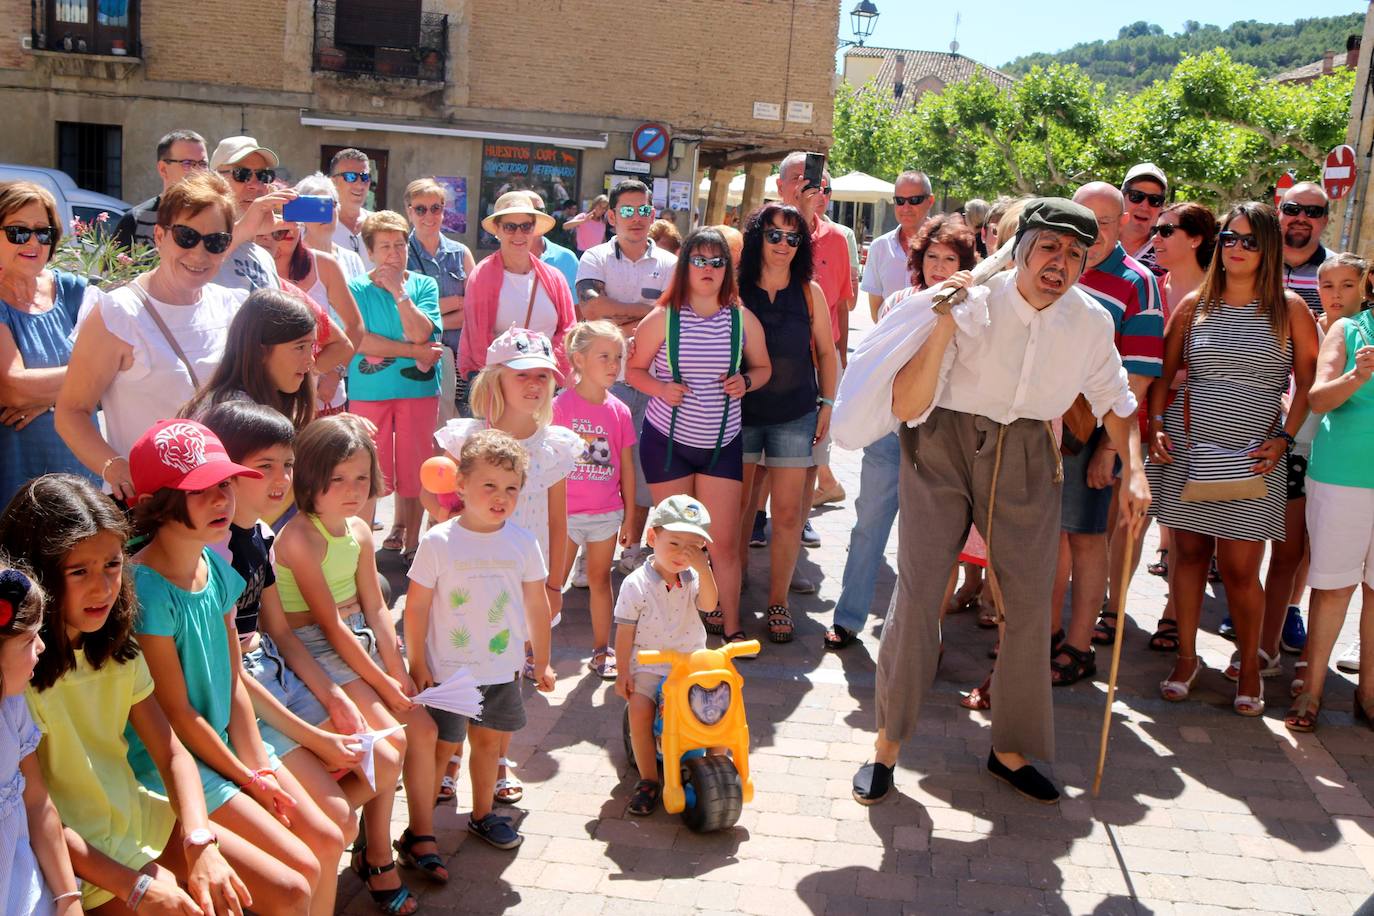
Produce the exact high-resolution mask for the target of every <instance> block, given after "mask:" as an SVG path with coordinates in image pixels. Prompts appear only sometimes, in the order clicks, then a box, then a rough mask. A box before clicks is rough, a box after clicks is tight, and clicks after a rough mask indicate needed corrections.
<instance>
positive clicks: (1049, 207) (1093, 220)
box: [1016, 197, 1097, 245]
mask: <svg viewBox="0 0 1374 916" xmlns="http://www.w3.org/2000/svg"><path fill="white" fill-rule="evenodd" d="M1030 229H1048V230H1050V231H1051V232H1063V233H1067V234H1069V235H1073V236H1077V237H1078V238H1079V239H1081V240H1082V242H1083V244H1084V245H1091V244H1092V243H1093V242H1095V241H1097V216H1096V215H1094V213H1093V211H1091V210H1089V209H1088V208H1087V207H1085V206H1083V205H1082V204H1076V203H1074V202H1073V201H1071V200H1065V199H1064V198H1062V197H1037V198H1035V199H1034V200H1032V201H1031V202H1030V203H1028V204H1026V208H1025V209H1024V210H1022V211H1021V221H1020V223H1019V224H1018V225H1017V227H1016V241H1017V243H1018V244H1019V243H1020V241H1021V237H1022V236H1024V235H1025V234H1026V232H1027V230H1030Z"/></svg>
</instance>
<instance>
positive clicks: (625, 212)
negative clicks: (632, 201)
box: [615, 204, 654, 219]
mask: <svg viewBox="0 0 1374 916" xmlns="http://www.w3.org/2000/svg"><path fill="white" fill-rule="evenodd" d="M615 212H617V213H619V214H620V218H621V219H629V218H631V217H633V216H653V215H654V205H653V204H640V205H639V206H638V207H631V206H628V205H626V206H623V207H616V209H615Z"/></svg>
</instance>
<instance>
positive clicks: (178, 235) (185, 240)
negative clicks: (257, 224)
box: [170, 223, 281, 254]
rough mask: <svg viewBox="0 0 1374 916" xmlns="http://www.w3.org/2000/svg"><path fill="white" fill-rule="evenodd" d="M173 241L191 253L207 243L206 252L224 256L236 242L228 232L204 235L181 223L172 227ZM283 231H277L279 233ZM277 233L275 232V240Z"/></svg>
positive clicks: (273, 234)
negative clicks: (231, 244)
mask: <svg viewBox="0 0 1374 916" xmlns="http://www.w3.org/2000/svg"><path fill="white" fill-rule="evenodd" d="M170 231H171V233H172V241H174V242H176V243H177V245H178V246H180V247H182V248H185V249H186V250H187V251H190V250H191V249H192V248H195V247H196V246H197V245H199V244H200V243H202V242H204V243H205V250H206V251H208V252H210V253H211V254H224V252H226V251H228V250H229V243H230V242H232V241H233V240H234V236H233V235H232V234H230V233H228V232H209V233H206V234H204V235H202V234H201V233H199V232H197V231H196V230H194V229H192V228H191V227H190V226H183V225H182V224H181V223H177V224H176V225H174V226H172V227H171V230H170ZM279 231H281V230H277V232H279ZM277 232H273V233H272V236H273V238H275V237H276V235H277Z"/></svg>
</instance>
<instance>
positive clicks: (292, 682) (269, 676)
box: [243, 634, 329, 757]
mask: <svg viewBox="0 0 1374 916" xmlns="http://www.w3.org/2000/svg"><path fill="white" fill-rule="evenodd" d="M243 670H244V673H246V674H248V675H249V676H250V677H252V678H253V680H255V681H257V682H258V683H259V684H261V685H262V686H264V687H266V688H267V692H268V693H270V694H272V696H273V697H275V698H276V699H277V701H278V702H279V703H281V705H283V706H285V707H286V708H287V709H288V710H289V711H290V712H291V713H292V714H293V715H295V716H296V718H298V719H300V720H301V721H302V722H305V723H306V724H308V725H321V724H323V723H324V722H326V721H328V719H329V713H328V712H326V711H325V708H324V705H323V704H322V703H320V701H319V700H318V699H317V698H316V697H315V694H313V693H311V692H310V688H309V687H307V686H305V681H303V680H301V679H300V678H299V677H297V676H296V672H294V671H292V670H291V669H290V668H289V667H287V664H286V662H285V661H284V660H283V659H282V657H281V651H280V650H278V649H277V646H276V644H275V643H273V642H272V640H271V639H270V638H268V636H267V635H266V634H263V635H262V637H261V643H260V644H259V645H258V647H257V648H256V649H254V650H253V651H251V652H247V653H245V654H244V656H243ZM258 730H259V731H261V732H262V737H263V740H265V741H267V742H269V743H270V744H271V745H272V747H274V748H275V749H276V751H277V754H278V756H281V757H285V756H286V755H287V754H289V753H291V752H292V751H294V750H295V749H296V748H297V747H300V745H299V744H298V743H297V742H295V741H292V740H291V739H290V738H288V737H286V735H284V734H282V733H281V732H279V731H277V730H276V729H275V728H273V727H272V726H270V725H268V724H267V723H266V722H264V721H262V720H258Z"/></svg>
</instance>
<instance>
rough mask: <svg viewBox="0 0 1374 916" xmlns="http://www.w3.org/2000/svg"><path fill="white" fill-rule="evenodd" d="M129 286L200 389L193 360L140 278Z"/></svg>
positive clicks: (193, 383) (194, 383)
mask: <svg viewBox="0 0 1374 916" xmlns="http://www.w3.org/2000/svg"><path fill="white" fill-rule="evenodd" d="M128 286H129V288H130V289H132V290H133V291H134V295H136V296H138V299H139V301H140V302H141V303H143V309H144V311H146V312H147V313H148V317H149V318H151V319H153V324H155V325H157V329H158V330H159V331H161V332H162V336H163V338H164V339H165V340H166V341H167V345H168V346H170V347H171V348H172V352H173V353H175V354H176V355H177V359H179V360H181V364H182V365H183V366H185V367H186V374H187V375H189V376H191V384H192V385H194V386H195V387H196V389H197V390H199V389H200V379H198V378H197V377H196V370H195V368H194V367H193V366H192V365H191V361H190V360H189V359H187V358H186V352H185V351H184V350H182V349H181V344H179V343H177V339H176V338H175V337H173V336H172V331H171V329H170V328H168V327H167V322H165V321H163V320H162V315H160V314H159V313H158V310H157V308H156V307H154V305H153V299H152V297H151V296H149V295H148V293H147V291H146V290H144V289H143V287H142V286H140V285H139V282H138V280H132V281H130V282H129V283H128Z"/></svg>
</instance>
